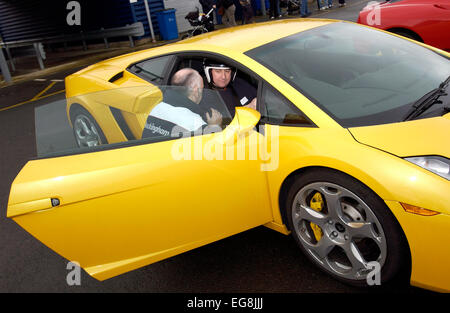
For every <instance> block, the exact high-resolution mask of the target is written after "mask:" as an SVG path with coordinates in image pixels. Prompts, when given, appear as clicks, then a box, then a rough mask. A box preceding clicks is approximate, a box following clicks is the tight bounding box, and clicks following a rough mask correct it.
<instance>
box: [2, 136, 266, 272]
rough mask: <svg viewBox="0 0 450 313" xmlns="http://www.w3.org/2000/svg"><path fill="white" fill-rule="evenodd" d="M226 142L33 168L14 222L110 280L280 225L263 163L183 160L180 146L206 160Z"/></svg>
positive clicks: (19, 189) (13, 205)
mask: <svg viewBox="0 0 450 313" xmlns="http://www.w3.org/2000/svg"><path fill="white" fill-rule="evenodd" d="M220 135H221V134H209V135H204V136H196V137H188V138H181V139H177V140H170V141H165V142H159V143H152V144H145V145H138V146H133V147H128V148H122V149H113V150H108V151H100V152H93V153H86V154H79V155H71V156H65V157H59V158H49V159H40V160H33V161H30V162H29V163H28V164H26V166H25V167H24V168H23V169H22V171H21V172H20V174H19V175H18V176H17V178H16V180H15V181H14V183H13V186H12V189H11V194H10V199H9V207H8V217H12V218H13V219H14V220H15V221H16V222H17V223H18V224H19V225H21V226H22V227H23V228H24V229H26V230H27V231H28V232H30V233H31V234H32V235H33V236H35V237H36V238H37V239H39V240H40V241H41V242H43V243H44V244H45V245H47V246H48V247H50V248H51V249H53V250H54V251H56V252H57V253H59V254H61V255H62V256H64V257H65V258H66V259H68V260H70V261H76V262H78V263H79V264H80V265H81V266H82V267H83V268H84V269H85V270H86V271H87V272H88V273H89V274H91V275H93V276H94V277H96V278H97V279H100V280H103V279H107V278H110V277H112V276H115V275H118V274H121V273H123V272H126V271H129V270H132V269H135V268H138V267H140V266H143V265H146V264H150V263H153V262H156V261H159V260H161V259H164V258H167V257H169V256H172V255H176V254H179V253H182V252H184V251H187V250H190V249H193V248H195V247H199V246H201V245H204V244H206V243H209V242H212V241H215V240H219V239H222V238H225V237H227V236H230V235H232V234H236V233H239V232H241V231H244V230H247V229H250V228H252V227H256V226H259V225H263V224H265V223H267V222H270V221H271V220H272V213H271V209H270V208H269V203H270V201H269V200H268V194H267V182H266V176H265V173H264V172H262V171H261V162H260V161H259V160H237V159H236V158H234V159H226V158H220V157H219V158H217V159H216V160H214V159H213V160H205V158H204V154H203V155H202V157H201V159H199V160H196V159H194V157H192V158H190V159H182V160H180V159H178V160H177V158H174V157H173V156H174V155H173V151H174V145H175V144H178V145H185V146H187V147H190V148H192V149H195V147H200V148H201V149H202V151H205V149H207V147H208V144H211V141H212V140H214V144H215V145H217V142H218V141H217V140H216V138H215V137H217V136H220ZM252 136H261V135H260V134H259V133H257V132H256V131H252V132H251V133H250V134H248V135H247V136H244V137H240V138H238V139H237V140H236V141H235V142H234V145H235V146H236V147H237V146H239V145H241V144H242V142H241V141H242V140H246V142H245V143H244V146H245V147H246V149H247V150H248V149H249V145H251V142H257V140H247V139H249V138H250V137H252ZM228 148H230V146H228ZM232 148H233V149H234V147H232ZM236 150H237V148H236ZM192 151H193V150H192ZM223 151H225V148H224V149H223ZM193 155H194V153H193ZM51 199H57V201H56V202H55V203H54V204H56V206H52V200H51Z"/></svg>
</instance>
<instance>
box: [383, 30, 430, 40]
mask: <svg viewBox="0 0 450 313" xmlns="http://www.w3.org/2000/svg"><path fill="white" fill-rule="evenodd" d="M391 32H393V33H394V34H396V35H400V36H403V37H406V38H409V39H413V40H416V41H419V42H423V40H422V39H421V38H420V37H419V36H418V35H417V34H415V33H413V32H408V31H404V30H391Z"/></svg>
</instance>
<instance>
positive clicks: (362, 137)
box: [349, 113, 450, 158]
mask: <svg viewBox="0 0 450 313" xmlns="http://www.w3.org/2000/svg"><path fill="white" fill-rule="evenodd" d="M349 130H350V132H351V133H352V135H353V137H354V138H355V139H356V140H357V141H358V142H360V143H363V144H366V145H369V146H372V147H374V148H377V149H381V150H383V151H386V152H389V153H392V154H394V155H397V156H399V157H409V156H419V155H440V156H443V157H447V158H450V145H449V135H450V113H449V114H446V115H444V116H442V117H434V118H426V119H421V120H414V121H408V122H401V123H392V124H384V125H375V126H365V127H355V128H350V129H349Z"/></svg>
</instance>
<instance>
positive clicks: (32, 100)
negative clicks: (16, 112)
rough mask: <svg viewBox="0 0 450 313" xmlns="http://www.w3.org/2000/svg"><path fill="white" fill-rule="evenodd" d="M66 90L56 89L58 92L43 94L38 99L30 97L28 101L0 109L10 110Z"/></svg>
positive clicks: (0, 110)
mask: <svg viewBox="0 0 450 313" xmlns="http://www.w3.org/2000/svg"><path fill="white" fill-rule="evenodd" d="M65 91H66V90H65V89H63V90H59V91H56V92H52V93H49V94H48V95H45V96H41V97H39V98H36V99H35V98H33V99H30V100H27V101H23V102H20V103H17V104H14V105H11V106H9V107H6V108H2V109H0V112H2V111H6V110H9V109H13V108H16V107H18V106H21V105H24V104H27V103H30V102H34V101H37V100H41V99H44V98H47V97H50V96H54V95H57V94H60V93H63V92H65Z"/></svg>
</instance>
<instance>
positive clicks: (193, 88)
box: [142, 68, 222, 138]
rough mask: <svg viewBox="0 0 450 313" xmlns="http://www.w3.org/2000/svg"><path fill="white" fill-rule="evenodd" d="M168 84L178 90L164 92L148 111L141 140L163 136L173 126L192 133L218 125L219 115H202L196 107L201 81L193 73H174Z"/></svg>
mask: <svg viewBox="0 0 450 313" xmlns="http://www.w3.org/2000/svg"><path fill="white" fill-rule="evenodd" d="M171 85H172V86H174V87H179V88H173V89H172V88H168V89H167V90H165V91H164V100H163V101H162V102H160V103H159V104H157V105H156V106H155V107H154V108H153V109H152V110H151V111H150V114H149V116H148V118H147V122H146V125H145V127H144V130H143V132H142V138H145V137H155V136H156V137H161V136H163V137H167V136H168V135H169V134H171V133H172V130H173V129H174V127H175V126H178V127H181V128H182V129H184V130H186V131H188V132H194V131H196V130H198V129H200V128H202V127H204V126H207V125H210V126H212V125H217V126H219V125H221V123H222V115H221V114H220V113H219V112H218V111H217V110H215V109H213V108H211V112H204V111H203V110H202V109H201V108H200V106H199V105H198V104H199V103H200V101H201V100H202V98H203V78H202V77H201V75H200V74H199V73H198V72H197V71H196V70H194V69H191V68H185V69H181V70H179V71H177V72H176V73H175V74H174V76H173V77H172V80H171ZM205 113H206V114H205ZM203 114H204V116H205V118H206V122H205V121H204V119H203V118H202V115H203ZM178 129H179V128H178Z"/></svg>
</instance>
